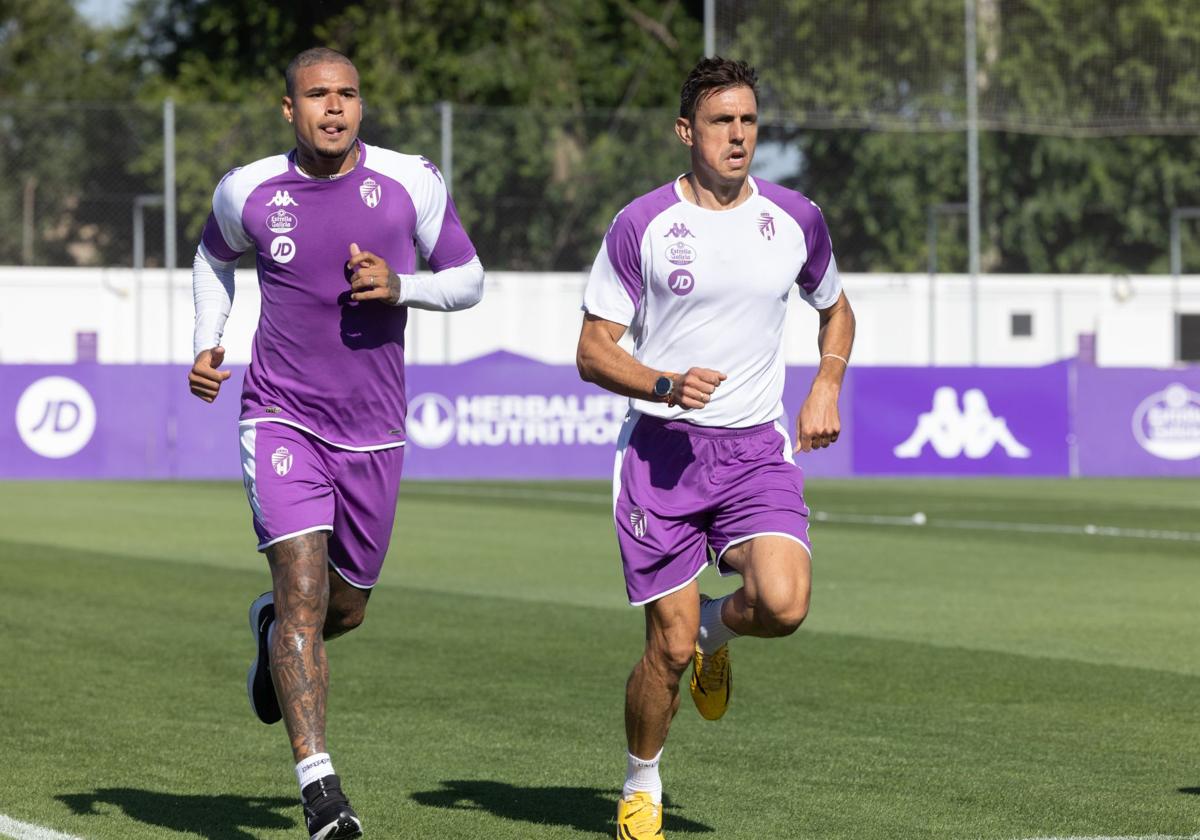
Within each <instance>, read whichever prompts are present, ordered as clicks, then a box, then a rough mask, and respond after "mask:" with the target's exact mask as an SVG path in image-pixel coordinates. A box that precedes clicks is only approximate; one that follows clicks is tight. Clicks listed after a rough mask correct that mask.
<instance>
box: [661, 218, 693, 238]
mask: <svg viewBox="0 0 1200 840" xmlns="http://www.w3.org/2000/svg"><path fill="white" fill-rule="evenodd" d="M689 236H690V237H692V239H695V238H696V234H694V233H692V232H691V231H690V230H688V228H687V225H685V224H684V223H683V222H675V224H673V225H671V229H670V230H669V231H667V232H666V234H665V235H664V236H663V239H685V238H687V237H689Z"/></svg>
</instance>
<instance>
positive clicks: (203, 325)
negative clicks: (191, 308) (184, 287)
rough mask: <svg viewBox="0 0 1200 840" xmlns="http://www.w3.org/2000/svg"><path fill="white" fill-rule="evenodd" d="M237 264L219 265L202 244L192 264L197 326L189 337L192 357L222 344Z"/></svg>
mask: <svg viewBox="0 0 1200 840" xmlns="http://www.w3.org/2000/svg"><path fill="white" fill-rule="evenodd" d="M236 267H237V260H234V261H233V262H222V261H221V260H218V259H217V258H216V257H214V256H213V255H212V254H210V253H209V252H208V249H207V248H205V247H204V245H203V244H201V245H200V247H199V248H197V249H196V256H195V258H194V259H193V260H192V300H193V302H194V303H195V304H196V326H195V330H194V331H193V333H192V357H193V358H195V357H196V356H198V355H200V351H201V350H210V349H212V348H213V347H216V346H218V345H219V344H220V343H221V336H222V334H223V333H224V332H225V321H226V320H227V319H228V318H229V312H230V310H232V309H233V290H234V280H233V278H234V270H235V268H236Z"/></svg>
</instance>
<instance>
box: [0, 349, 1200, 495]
mask: <svg viewBox="0 0 1200 840" xmlns="http://www.w3.org/2000/svg"><path fill="white" fill-rule="evenodd" d="M1072 371H1074V374H1075V375H1074V376H1073V375H1072ZM243 373H244V368H234V376H233V377H232V378H231V379H230V380H229V381H228V383H227V384H226V386H225V388H226V390H225V392H224V393H222V395H221V397H220V398H219V399H218V400H217V401H216V402H215V403H213V404H208V403H204V402H201V401H200V400H197V399H195V398H194V397H192V396H191V395H190V394H189V393H188V391H187V385H186V382H187V368H185V367H182V366H178V365H97V364H78V365H54V366H49V365H15V366H14V365H9V366H4V365H0V478H146V479H165V478H189V479H210V478H214V479H215V478H219V479H236V478H238V477H239V476H240V475H241V469H240V464H239V461H238V458H239V453H238V442H237V433H236V423H237V414H238V408H239V405H238V403H239V400H238V392H239V390H240V385H241V378H242V375H243ZM812 374H813V369H812V368H789V369H788V376H787V386H786V388H785V391H784V406H785V410H786V411H787V412H788V414H789V415H790V418H789V419H787V420H786V422H787V424H788V429H789V433H790V434H793V435H794V433H795V430H794V427H793V426H792V425H791V424H792V423H793V422H794V416H795V412H797V411H798V410H799V407H800V405H801V404H802V402H803V400H804V397H805V395H806V394H807V392H808V388H809V384H810V382H811V379H812ZM407 375H408V396H409V419H408V446H409V449H408V452H407V454H406V457H405V475H406V477H408V478H416V479H420V478H531V479H533V478H536V479H552V478H590V479H607V478H609V477H611V475H612V464H613V449H614V446H615V443H616V439H617V434H618V432H619V430H620V426H621V422H622V420H623V418H624V416H625V412H626V407H627V401H626V400H625V398H623V397H617V396H614V395H612V394H609V393H607V392H605V391H603V390H601V389H600V388H598V387H596V386H594V385H590V384H588V383H585V382H581V381H580V380H579V376H578V374H577V373H576V371H575V368H574V367H573V366H571V365H547V364H543V363H541V362H538V361H535V360H532V359H527V358H524V357H521V356H515V355H512V354H509V353H495V354H492V355H489V356H485V357H482V358H479V359H475V360H472V361H469V362H465V363H462V364H457V365H413V366H410V367H409V368H408V372H407ZM1073 383H1077V387H1074V388H1073ZM1073 405H1074V406H1075V410H1074V411H1072V406H1073ZM840 407H841V418H842V426H843V431H842V435H841V438H840V440H839V441H838V443H837V444H836V445H834V446H832V447H830V448H829V449H826V450H822V451H819V452H813V453H807V454H800V455H798V456H797V463H799V464H800V465H801V466H802V467H803V468H804V470H805V472H806V474H807V475H809V476H849V475H1069V474H1071V472H1072V470H1071V463H1072V460H1071V459H1072V452H1071V447H1070V444H1071V441H1072V440H1075V441H1076V442H1077V443H1076V452H1077V457H1076V463H1077V464H1078V473H1077V474H1082V475H1181V476H1192V477H1198V476H1200V369H1196V368H1192V369H1186V370H1179V371H1147V370H1114V369H1098V368H1091V367H1087V366H1074V365H1073V363H1061V364H1057V365H1050V366H1048V367H1044V368H853V369H851V370H850V371H849V373H848V375H847V378H846V382H845V385H844V387H843V390H842V399H841V405H840ZM1072 430H1074V435H1075V437H1074V438H1071V432H1072Z"/></svg>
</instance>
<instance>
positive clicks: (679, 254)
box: [667, 242, 696, 265]
mask: <svg viewBox="0 0 1200 840" xmlns="http://www.w3.org/2000/svg"><path fill="white" fill-rule="evenodd" d="M667 261H668V262H670V263H672V264H673V265H691V264H692V263H694V262H695V261H696V249H695V248H693V247H692V246H691V245H688V244H687V243H686V242H672V243H671V244H670V245H668V246H667Z"/></svg>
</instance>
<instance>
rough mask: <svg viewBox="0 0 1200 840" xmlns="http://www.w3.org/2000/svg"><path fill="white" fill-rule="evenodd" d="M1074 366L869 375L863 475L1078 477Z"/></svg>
mask: <svg viewBox="0 0 1200 840" xmlns="http://www.w3.org/2000/svg"><path fill="white" fill-rule="evenodd" d="M1069 370H1070V365H1069V363H1066V362H1062V363H1059V364H1056V365H1049V366H1047V367H1041V368H862V369H860V370H858V371H857V376H856V378H855V380H854V392H855V400H854V411H853V414H852V416H853V423H852V426H853V428H854V435H855V438H854V472H855V474H857V475H1046V476H1049V475H1069V474H1070V452H1069V447H1068V443H1069V441H1068V436H1069V434H1070V418H1069V410H1068V408H1069V400H1068V383H1069V378H1070V377H1069Z"/></svg>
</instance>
